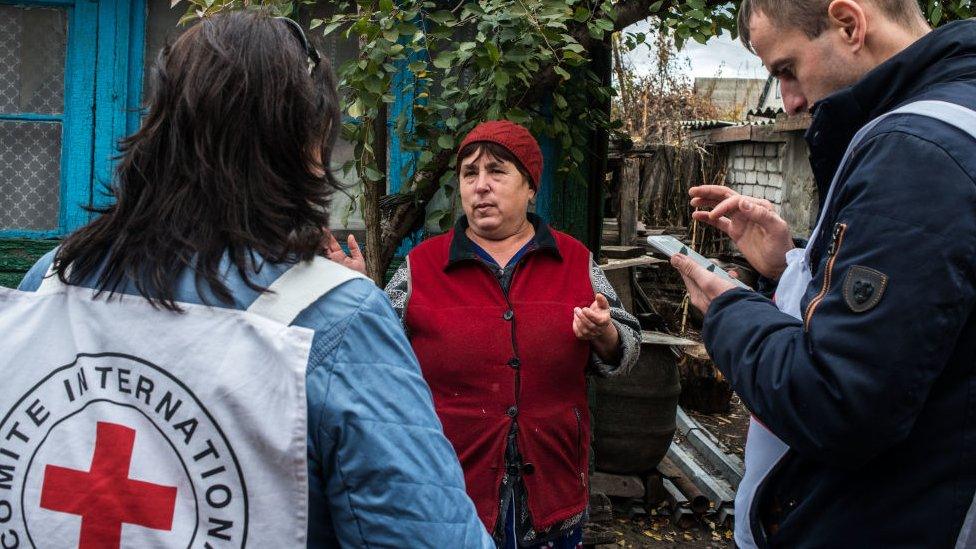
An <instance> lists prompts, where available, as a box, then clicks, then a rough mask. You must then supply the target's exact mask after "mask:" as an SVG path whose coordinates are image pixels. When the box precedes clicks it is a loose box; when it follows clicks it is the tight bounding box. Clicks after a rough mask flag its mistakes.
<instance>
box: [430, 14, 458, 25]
mask: <svg viewBox="0 0 976 549" xmlns="http://www.w3.org/2000/svg"><path fill="white" fill-rule="evenodd" d="M427 18H428V19H430V20H431V21H433V22H435V23H437V24H438V25H443V26H445V27H453V26H454V25H456V24H457V20H456V19H454V14H453V13H451V12H449V11H447V10H441V11H436V12H434V13H432V14H430V15H428V16H427Z"/></svg>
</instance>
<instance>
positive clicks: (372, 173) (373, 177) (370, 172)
mask: <svg viewBox="0 0 976 549" xmlns="http://www.w3.org/2000/svg"><path fill="white" fill-rule="evenodd" d="M363 171H364V172H365V175H366V179H369V180H370V181H382V180H383V178H385V177H386V176H385V175H383V172H381V171H379V170H377V169H376V168H374V167H372V166H366V169H365V170H363Z"/></svg>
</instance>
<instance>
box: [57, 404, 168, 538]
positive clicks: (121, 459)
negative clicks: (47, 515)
mask: <svg viewBox="0 0 976 549" xmlns="http://www.w3.org/2000/svg"><path fill="white" fill-rule="evenodd" d="M135 440H136V432H135V430H133V429H130V428H128V427H125V426H123V425H116V424H114V423H102V422H99V423H98V428H97V434H96V437H95V452H94V455H93V456H92V462H91V468H90V470H88V471H78V470H75V469H67V468H64V467H58V466H57V465H48V466H47V467H46V468H45V469H44V485H43V487H42V489H41V507H43V508H44V509H49V510H51V511H58V512H61V513H70V514H72V515H81V538H80V541H79V544H78V547H79V549H93V548H96V547H97V548H106V547H109V548H115V547H119V545H120V540H121V537H122V524H137V525H139V526H144V527H146V528H152V529H154V530H171V529H172V528H173V513H174V511H175V509H176V487H175V486H160V485H159V484H152V483H149V482H142V481H139V480H132V479H130V478H129V464H130V462H131V461H132V446H133V444H134V443H135Z"/></svg>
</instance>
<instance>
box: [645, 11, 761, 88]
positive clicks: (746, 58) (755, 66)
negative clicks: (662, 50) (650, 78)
mask: <svg viewBox="0 0 976 549" xmlns="http://www.w3.org/2000/svg"><path fill="white" fill-rule="evenodd" d="M648 28H649V25H648V23H647V22H646V21H642V22H640V23H637V24H636V25H633V26H631V27H628V28H627V31H628V32H645V33H646V32H647V31H648ZM628 55H629V59H630V63H631V64H632V65H633V67H634V69H635V70H637V71H638V72H648V71H650V70H651V69H653V52H651V50H650V49H649V48H647V47H643V46H642V47H640V48H638V49H636V50H634V51H633V52H631V53H630V54H628ZM679 55H680V56H681V57H683V58H684V59H682V62H681V63H680V66H682V67H684V68H685V70H686V71H687V72H688V73H689V75H690V76H692V77H698V76H719V75H721V76H724V77H737V78H762V79H765V78H766V77H767V76H768V75H769V73H768V72H766V69H765V68H763V66H762V63H761V62H760V61H759V58H758V57H756V56H755V55H753V54H751V53H749V50H747V49H746V48H745V47H744V46H743V45H742V44H741V43H740V42H739V41H738V40H732V39H731V38H730V37H729V35H728V33H726V34H725V35H723V36H721V37H719V38H713V39H711V40H709V41H708V44H706V45H704V46H703V45H701V44H699V43H698V42H695V41H691V42H689V43H688V44H686V45H685V47H684V49H683V50H682V51H681V52H680V54H679Z"/></svg>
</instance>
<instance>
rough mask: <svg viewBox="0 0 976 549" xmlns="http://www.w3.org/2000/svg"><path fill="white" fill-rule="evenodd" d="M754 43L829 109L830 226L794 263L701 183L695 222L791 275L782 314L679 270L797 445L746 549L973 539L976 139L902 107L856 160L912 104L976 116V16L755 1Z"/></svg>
mask: <svg viewBox="0 0 976 549" xmlns="http://www.w3.org/2000/svg"><path fill="white" fill-rule="evenodd" d="M740 30H741V31H742V35H743V38H744V40H745V41H746V42H747V44H749V45H750V47H751V48H753V49H754V51H755V52H756V53H757V54H758V55H759V56H760V57H761V58H762V60H763V62H764V64H765V65H766V66H767V68H769V69H770V71H771V72H772V73H773V74H774V75H775V76H777V77H778V78H779V79H780V82H781V85H782V91H783V99H784V103H785V104H786V107H787V109H788V110H789V111H790V112H791V113H796V112H801V111H806V110H812V111H813V115H814V118H813V122H812V125H811V127H810V130H809V131H808V133H807V140H808V141H809V144H810V150H811V164H812V167H813V171H814V175H815V177H816V180H817V186H818V189H819V192H820V197H821V211H820V223H821V230H819V231H818V232H817V233H816V234H815V235H814V236H813V238H812V240H811V242H810V243H809V246H808V247H807V250H806V251H799V250H797V251H791V249H792V248H793V243H792V241H791V240H790V235H789V231H788V229H787V227H786V224H785V223H784V222H783V220H782V219H781V218H779V216H777V215H776V214H775V212H774V211H773V210H772V209H771V207H770V205H769V204H768V203H765V202H763V201H759V200H755V199H750V198H748V197H742V196H739V195H737V194H735V193H734V192H732V191H731V190H729V189H725V188H716V187H700V188H696V189H693V190H692V196H693V199H692V205H694V206H699V207H704V208H712V210H711V211H710V212H705V211H699V212H696V213H695V218H696V219H699V220H701V221H705V222H708V223H710V224H712V225H714V226H716V227H718V228H720V229H722V230H723V231H725V232H726V233H728V234H729V235H730V236H731V237H732V239H733V240H734V241H735V242H736V244H737V245H738V247H739V248H740V249H741V250H742V252H743V253H744V254H745V255H746V257H747V258H748V259H749V260H750V262H752V264H753V265H754V266H755V267H756V268H757V269H758V270H759V271H760V272H761V273H762V274H763V275H764V276H766V277H768V278H770V279H773V280H776V279H778V278H779V277H780V276H781V275H782V276H784V280H783V281H781V283H780V288H779V290H778V291H777V297H776V300H777V303H776V304H774V303H773V302H772V301H770V300H768V299H766V298H764V297H762V296H761V295H759V294H758V293H755V292H750V291H747V290H742V289H735V288H733V287H732V285H731V284H730V283H728V282H726V281H724V280H722V279H721V278H719V277H718V276H716V275H713V274H711V273H709V272H707V271H706V270H704V269H702V268H700V267H698V266H697V265H695V264H694V263H693V262H691V261H690V260H687V259H685V258H683V257H680V256H676V258H675V259H674V260H673V264H674V265H675V267H676V268H678V270H679V271H680V272H681V274H682V277H683V278H684V279H685V283H686V285H687V286H688V289H689V294H690V295H691V298H692V303H693V304H694V305H695V306H696V307H698V308H699V309H701V310H702V311H706V315H705V324H704V331H703V337H704V339H705V343H706V345H707V347H708V349H709V352H710V353H711V355H712V357H713V358H714V360H715V362H716V364H717V365H718V367H719V368H720V369H721V370H722V372H723V373H724V374H725V375H726V376H727V377H728V378H729V379H730V380H731V381H732V384H733V387H734V388H735V390H736V391H737V392H738V393H739V395H740V396H741V397H742V400H743V401H744V402H745V403H746V405H747V406H748V408H749V409H750V411H751V412H752V413H753V414H754V416H755V418H756V420H757V423H760V424H761V425H762V426H765V428H767V429H768V431H769V432H771V433H773V434H774V435H775V437H778V439H780V440H781V441H782V448H783V452H784V453H783V454H782V455H781V457H778V458H777V459H776V460H774V461H773V462H772V463H774V465H772V466H771V469H770V471H769V474H767V475H765V476H764V477H763V478H762V479H761V482H757V483H756V485H755V486H754V487H753V488H754V489H755V497H754V498H753V499H752V501H751V502H750V503H751V505H750V506H749V508H748V509H739V508H737V509H736V518H737V521H744V522H743V524H748V529H747V530H748V531H747V532H746V534H747V535H746V536H744V537H743V536H740V533H741V532H739V531H738V528H737V541H739V544H740V545H752V544H753V542H754V543H755V544H756V545H758V546H785V547H951V546H952V545H953V544H954V543H956V541H957V539H960V541H961V544H963V545H964V544H965V540H964V536H963V537H962V538H960V530H961V529H963V527H962V525H963V522H964V519H965V518H966V516H967V511H968V510H969V508H970V504H971V503H972V502H973V495H974V490H976V375H974V367H976V307H974V303H976V182H974V178H976V139H974V137H973V136H972V135H970V133H968V132H967V130H966V128H965V127H964V126H965V123H962V122H959V123H958V124H954V123H953V122H955V121H954V120H950V121H948V122H947V121H946V120H939V119H937V118H932V117H930V116H922V115H918V114H893V115H890V116H887V117H885V118H883V119H882V120H881V121H880V122H878V123H877V124H876V125H873V127H869V128H868V129H867V131H866V132H865V133H863V135H861V136H859V139H858V141H857V142H856V143H855V145H854V146H853V147H852V149H851V152H850V154H849V156H848V158H847V159H846V161H845V162H843V165H842V158H844V157H845V150H846V149H847V147H848V145H849V144H851V142H852V139H853V138H854V136H855V133H856V132H858V131H859V130H861V129H862V128H865V126H868V125H869V123H870V122H871V121H873V120H875V119H877V118H878V117H881V116H882V115H885V114H886V113H891V111H893V110H895V109H898V108H899V107H902V106H904V105H907V104H911V103H916V102H919V101H926V102H929V104H935V103H931V102H939V103H938V105H941V107H939V108H942V109H943V110H945V109H950V110H951V109H957V110H956V111H953V112H956V113H957V114H959V116H958V118H959V119H960V120H962V119H968V117H970V116H972V115H973V113H972V112H971V111H970V110H967V109H976V22H974V21H963V22H956V23H951V24H948V25H945V26H943V27H941V28H939V29H938V30H935V31H931V30H930V29H929V28H928V27H927V25H926V23H925V21H924V19H923V17H922V14H921V12H920V11H919V9H918V3H917V2H916V1H915V0H833V1H829V0H745V1H744V2H743V6H742V8H741V14H740ZM946 103H948V104H949V105H946ZM960 107H964V109H963V108H960ZM943 118H945V117H943ZM969 122H972V120H970V121H969ZM970 125H971V126H972V124H970ZM970 129H971V130H972V129H974V128H970ZM835 172H837V173H836V178H835ZM831 187H833V189H832V190H831ZM828 195H830V198H829V199H828ZM789 254H794V255H793V256H792V257H793V259H795V258H796V254H799V255H800V256H803V257H804V262H802V263H801V264H800V265H801V266H802V267H804V268H805V269H806V272H807V273H808V274H807V278H806V283H804V284H803V285H802V286H801V287H800V288H799V292H797V293H798V296H797V298H796V300H797V307H796V308H795V310H796V312H795V313H793V314H786V313H784V312H783V311H782V310H781V309H783V310H786V308H784V306H783V303H782V302H781V299H780V298H781V297H783V298H784V299H785V298H786V297H788V296H785V295H784V294H786V293H788V292H787V291H786V290H784V288H783V286H784V285H785V283H786V278H787V276H786V275H789V271H787V273H786V275H784V270H786V269H787V264H788V259H787V256H788V255H789ZM789 263H790V268H791V269H792V268H793V267H794V265H793V260H792V259H790V260H789ZM793 280H795V279H793ZM793 285H794V286H796V285H795V284H793ZM777 305H779V308H778V307H777ZM751 433H752V430H750V438H751V436H752V435H751ZM775 437H774V438H775ZM751 442H752V441H751V440H750V443H751ZM748 454H749V451H748V450H747V462H748V460H749V455H748ZM747 468H748V465H747ZM748 474H749V473H748V471H747V476H748ZM740 492H741V488H740ZM967 522H969V521H967ZM963 530H965V529H963ZM963 534H964V535H965V531H964V532H963ZM747 538H749V539H747ZM751 538H754V540H753V539H751Z"/></svg>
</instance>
